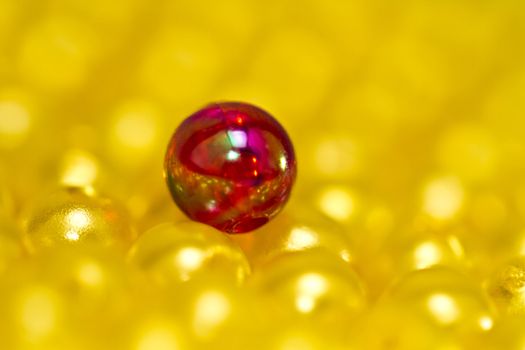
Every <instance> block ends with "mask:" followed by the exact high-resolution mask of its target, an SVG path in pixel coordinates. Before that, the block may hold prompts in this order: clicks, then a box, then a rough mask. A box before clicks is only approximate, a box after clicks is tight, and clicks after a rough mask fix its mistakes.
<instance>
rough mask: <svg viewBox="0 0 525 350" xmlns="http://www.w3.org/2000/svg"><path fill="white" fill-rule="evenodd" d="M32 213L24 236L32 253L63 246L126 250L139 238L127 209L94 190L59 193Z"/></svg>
mask: <svg viewBox="0 0 525 350" xmlns="http://www.w3.org/2000/svg"><path fill="white" fill-rule="evenodd" d="M31 212H32V213H31V215H30V216H29V219H28V220H27V224H26V232H25V235H24V241H25V243H26V245H27V248H28V249H29V251H30V252H35V251H39V250H42V249H46V248H53V247H55V246H60V245H75V246H83V245H93V246H98V247H112V248H116V249H119V250H124V249H127V247H128V246H129V245H130V244H131V242H133V240H134V239H135V232H134V230H133V228H132V227H131V225H130V222H129V218H128V217H127V214H126V212H125V211H124V209H123V208H121V207H120V206H119V204H117V203H116V202H114V201H113V200H111V199H109V198H105V197H102V196H98V195H97V194H96V193H95V192H94V190H93V189H92V188H90V187H86V188H65V189H63V190H60V191H58V192H55V193H54V194H52V195H51V196H49V197H48V198H45V199H44V200H42V201H41V202H40V203H37V204H36V205H35V207H34V208H33V209H32V211H31Z"/></svg>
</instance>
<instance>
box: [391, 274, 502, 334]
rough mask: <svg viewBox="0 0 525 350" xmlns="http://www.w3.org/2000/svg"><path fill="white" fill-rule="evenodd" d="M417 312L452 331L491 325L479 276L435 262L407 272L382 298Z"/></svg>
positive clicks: (483, 328)
mask: <svg viewBox="0 0 525 350" xmlns="http://www.w3.org/2000/svg"><path fill="white" fill-rule="evenodd" d="M382 301H383V302H385V303H388V302H390V303H395V304H397V305H401V306H402V307H403V310H404V313H416V314H418V315H420V316H421V317H423V318H424V319H425V320H426V322H428V323H429V324H431V325H433V327H436V328H438V329H443V330H446V331H447V332H449V333H450V334H451V335H452V334H453V335H465V334H475V333H478V334H479V333H482V332H485V331H488V330H490V329H491V327H492V324H493V315H492V310H491V308H490V305H489V302H488V300H487V298H486V297H485V295H484V294H483V293H482V291H481V288H480V286H479V285H478V284H477V283H476V281H475V280H473V279H470V278H469V276H468V275H465V274H463V273H461V272H459V271H456V270H454V269H450V268H448V267H442V266H435V267H431V268H428V269H423V270H417V271H414V272H411V273H409V274H407V275H406V276H405V277H404V278H402V279H401V280H400V281H399V282H398V283H396V284H395V285H394V286H393V287H392V288H391V289H390V291H389V292H388V293H387V294H386V295H385V298H384V299H383V300H382Z"/></svg>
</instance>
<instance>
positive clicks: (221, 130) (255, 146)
mask: <svg viewBox="0 0 525 350" xmlns="http://www.w3.org/2000/svg"><path fill="white" fill-rule="evenodd" d="M296 171H297V169H296V160H295V154H294V149H293V146H292V143H291V141H290V139H289V138H288V135H287V134H286V131H285V130H284V129H283V127H282V126H281V125H280V124H279V123H278V122H277V121H276V120H275V119H274V118H273V117H272V116H270V115H269V114H268V113H266V112H265V111H263V110H261V109H259V108H257V107H255V106H252V105H249V104H245V103H235V102H228V103H214V104H210V105H209V106H207V107H205V108H203V109H201V110H200V111H198V112H196V113H195V114H193V115H191V116H190V117H189V118H187V119H186V120H185V121H184V122H183V123H182V124H181V125H180V126H179V128H178V129H177V130H176V131H175V134H174V136H173V138H172V140H171V142H170V144H169V147H168V151H167V154H166V161H165V177H166V180H167V183H168V186H169V188H170V191H171V194H172V196H173V199H174V200H175V203H177V205H178V206H179V208H180V209H181V210H182V211H183V212H184V213H186V215H188V217H190V218H191V219H192V220H195V221H200V222H203V223H205V224H208V225H211V226H214V227H216V228H218V229H219V230H221V231H224V232H228V233H242V232H247V231H251V230H254V229H256V228H257V227H259V226H262V225H264V224H265V223H266V222H268V220H270V219H271V218H272V217H274V216H275V215H276V214H277V213H278V212H279V211H280V210H281V209H282V207H283V206H284V204H285V203H286V201H287V200H288V197H289V196H290V191H291V188H292V185H293V182H294V180H295V176H296Z"/></svg>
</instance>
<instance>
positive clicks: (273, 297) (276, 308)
mask: <svg viewBox="0 0 525 350" xmlns="http://www.w3.org/2000/svg"><path fill="white" fill-rule="evenodd" d="M250 282H251V285H252V287H253V288H254V290H255V291H256V292H257V293H258V295H259V297H260V298H261V301H262V302H264V303H267V304H268V311H269V314H271V315H273V316H272V317H274V318H275V319H276V321H277V320H281V321H280V322H284V323H287V322H296V321H301V320H303V321H304V320H310V321H311V322H315V324H318V325H320V327H326V326H327V325H330V326H331V327H335V328H337V327H339V326H341V325H343V324H344V325H345V326H346V325H348V323H349V322H351V321H353V320H355V318H356V316H357V315H359V314H360V313H361V312H362V311H363V310H364V308H365V306H366V304H367V301H366V296H365V292H364V288H363V286H362V285H361V282H360V280H359V278H358V277H357V275H356V274H355V273H354V272H353V271H352V269H351V268H350V267H349V266H348V264H347V263H345V262H344V261H342V260H341V259H339V258H338V257H337V256H336V255H333V254H329V253H327V252H325V251H322V250H310V251H304V252H296V253H289V254H285V255H282V256H280V257H279V258H276V259H274V260H272V261H271V262H270V263H268V264H266V265H264V266H263V267H262V268H261V269H260V270H258V271H256V272H255V273H254V275H253V278H252V280H250ZM283 320H284V321H283ZM286 320H288V321H286Z"/></svg>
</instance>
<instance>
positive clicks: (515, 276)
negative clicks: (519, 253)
mask: <svg viewBox="0 0 525 350" xmlns="http://www.w3.org/2000/svg"><path fill="white" fill-rule="evenodd" d="M524 287H525V257H518V258H515V259H513V260H511V261H509V262H507V263H506V264H504V265H503V266H500V267H499V269H497V270H496V272H495V273H494V274H493V276H491V278H490V279H489V280H488V281H487V282H486V289H487V292H488V293H489V295H490V298H491V300H492V301H493V302H494V304H495V305H496V307H497V308H498V310H499V311H500V312H501V313H502V314H518V315H525V296H524V295H523V288H524Z"/></svg>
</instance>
